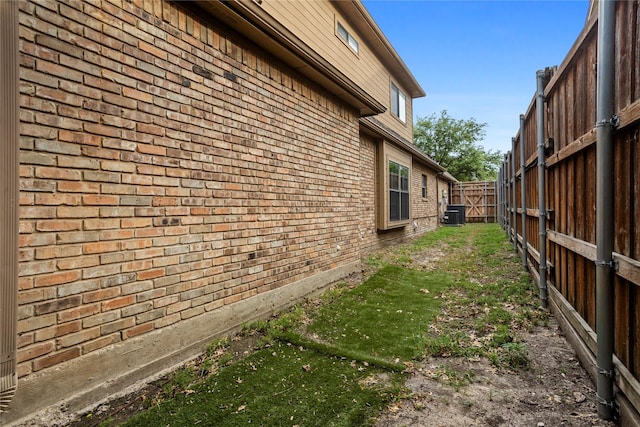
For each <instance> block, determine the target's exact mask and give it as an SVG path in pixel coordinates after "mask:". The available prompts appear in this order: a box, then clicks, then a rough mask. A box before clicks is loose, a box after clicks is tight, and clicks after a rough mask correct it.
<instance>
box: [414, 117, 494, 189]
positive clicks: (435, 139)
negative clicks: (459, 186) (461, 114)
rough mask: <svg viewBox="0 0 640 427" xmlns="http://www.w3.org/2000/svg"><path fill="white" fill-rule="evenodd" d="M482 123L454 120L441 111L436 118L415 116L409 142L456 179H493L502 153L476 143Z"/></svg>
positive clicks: (479, 139)
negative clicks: (411, 141) (411, 140)
mask: <svg viewBox="0 0 640 427" xmlns="http://www.w3.org/2000/svg"><path fill="white" fill-rule="evenodd" d="M486 126H487V124H486V123H478V122H477V121H476V120H475V119H473V118H471V119H469V120H458V119H454V118H452V117H450V116H449V115H448V114H447V111H446V110H443V111H442V112H441V113H440V116H439V117H437V116H436V115H435V114H432V115H431V116H429V117H418V119H417V120H416V122H415V123H414V125H413V142H414V143H415V144H416V146H417V147H418V148H420V149H421V150H422V151H424V152H425V153H426V154H427V155H428V156H429V157H431V158H432V159H433V160H435V161H436V162H438V164H439V165H440V166H442V167H443V168H445V169H447V171H448V172H449V173H450V174H451V175H453V176H454V177H456V178H457V179H458V180H460V181H485V180H487V181H489V180H494V179H496V177H497V175H498V168H499V167H500V164H501V163H502V160H503V156H502V154H501V153H500V151H492V150H485V148H484V147H483V146H482V145H480V144H479V143H480V141H482V140H483V139H484V136H485V130H484V128H485V127H486Z"/></svg>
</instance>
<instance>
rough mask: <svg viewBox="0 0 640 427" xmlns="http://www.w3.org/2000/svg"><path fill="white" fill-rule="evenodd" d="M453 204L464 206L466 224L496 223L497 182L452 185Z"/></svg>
mask: <svg viewBox="0 0 640 427" xmlns="http://www.w3.org/2000/svg"><path fill="white" fill-rule="evenodd" d="M450 188H451V197H450V199H451V204H452V205H464V206H465V215H466V222H496V220H497V219H496V218H497V212H498V211H497V199H496V191H497V186H496V182H495V181H478V182H453V183H451V187H450Z"/></svg>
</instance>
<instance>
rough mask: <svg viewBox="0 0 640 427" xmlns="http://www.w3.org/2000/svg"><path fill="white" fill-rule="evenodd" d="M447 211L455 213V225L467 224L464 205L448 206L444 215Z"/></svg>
mask: <svg viewBox="0 0 640 427" xmlns="http://www.w3.org/2000/svg"><path fill="white" fill-rule="evenodd" d="M447 211H452V212H457V215H456V222H455V224H456V225H463V224H466V223H467V218H466V206H465V205H448V206H447V210H446V211H445V215H446V212H447Z"/></svg>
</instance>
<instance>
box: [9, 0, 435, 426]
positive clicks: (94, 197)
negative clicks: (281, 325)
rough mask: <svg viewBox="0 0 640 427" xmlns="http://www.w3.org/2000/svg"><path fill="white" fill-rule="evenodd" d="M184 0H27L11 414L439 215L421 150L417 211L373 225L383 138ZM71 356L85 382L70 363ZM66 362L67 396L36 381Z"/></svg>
mask: <svg viewBox="0 0 640 427" xmlns="http://www.w3.org/2000/svg"><path fill="white" fill-rule="evenodd" d="M188 8H189V6H188V5H185V4H182V3H180V2H164V1H153V2H152V1H142V0H92V1H82V2H80V1H68V0H60V1H55V0H45V1H40V0H39V1H34V0H21V1H20V120H21V129H20V135H21V137H20V229H19V233H20V235H19V244H20V252H19V281H18V286H19V292H18V300H19V301H18V303H19V309H18V343H17V344H18V353H17V356H18V365H17V367H18V375H19V377H20V381H24V383H25V384H27V386H26V387H23V388H22V389H21V388H20V387H18V395H17V396H16V401H18V402H19V403H18V404H17V406H15V407H14V409H13V410H14V413H13V414H12V413H11V412H10V413H9V417H10V418H11V417H13V419H17V418H19V417H25V416H27V415H29V414H30V413H32V412H33V411H35V410H38V409H42V407H43V406H46V405H53V404H57V402H59V400H60V399H62V398H65V397H67V395H70V394H74V393H76V392H78V393H79V394H78V395H81V394H82V393H85V394H84V395H85V396H88V398H90V399H92V398H95V397H96V396H98V394H99V393H98V394H92V390H93V389H90V387H103V388H102V389H101V391H100V392H101V393H103V395H102V396H101V397H106V395H108V394H109V392H110V390H109V388H108V387H110V386H111V385H105V382H110V381H111V379H112V376H116V375H118V374H121V375H123V376H130V378H129V379H125V380H120V379H119V380H118V381H119V382H118V381H115V380H114V381H113V387H115V388H116V389H117V388H118V387H120V386H122V385H129V384H130V382H133V381H137V380H141V379H144V378H146V377H145V376H144V375H147V376H148V375H150V374H151V373H155V372H157V370H159V369H164V368H168V367H169V366H172V365H171V364H172V363H173V364H175V363H178V362H180V361H184V358H185V357H189V356H193V355H194V354H195V352H197V351H202V349H203V348H204V346H205V345H206V344H204V342H205V341H207V342H208V341H209V340H210V339H211V337H212V336H213V335H214V334H219V333H224V332H228V331H230V330H232V329H233V328H237V327H239V326H240V324H241V322H242V321H246V320H251V319H253V318H257V317H260V316H262V317H264V316H266V315H268V314H269V310H271V309H274V310H275V309H276V308H278V307H279V308H282V307H285V306H287V304H290V303H292V302H294V301H295V300H296V299H299V298H301V297H302V296H304V295H306V294H308V293H310V292H313V291H315V290H317V289H318V288H321V287H322V286H324V285H327V284H328V283H329V282H330V281H332V280H337V279H339V278H341V277H344V276H345V275H346V274H349V273H350V272H352V271H353V270H354V269H356V268H359V267H360V264H359V261H360V259H361V258H362V257H363V256H366V255H367V254H369V253H370V252H371V251H373V250H375V249H378V248H381V247H384V246H387V245H390V244H393V243H397V242H399V241H403V240H406V239H409V238H411V237H414V236H416V235H418V234H421V233H423V232H425V231H428V230H431V229H433V228H435V227H436V226H437V216H438V214H437V201H438V200H437V198H438V195H437V194H436V179H438V178H437V177H436V172H435V171H434V170H433V169H431V168H429V167H428V166H426V165H424V164H423V163H421V161H416V160H415V159H414V161H413V164H412V165H411V170H412V176H411V209H412V222H413V221H415V223H416V225H417V227H415V228H414V226H413V224H410V225H407V226H405V227H403V228H397V229H393V230H389V231H385V232H380V231H379V230H378V224H377V216H376V213H377V210H378V209H379V206H378V194H377V193H378V188H377V187H376V176H377V174H379V173H380V172H379V171H377V160H376V157H377V147H378V145H379V144H380V138H373V137H370V136H368V133H367V132H361V129H362V128H361V126H362V123H361V122H360V118H359V110H357V109H356V108H354V107H352V106H350V105H349V104H348V103H347V102H346V101H344V100H342V99H340V98H338V97H337V96H335V95H334V94H333V93H331V92H330V91H328V90H326V89H323V87H322V86H320V85H319V84H316V83H314V82H312V81H310V80H309V79H308V78H306V77H304V76H302V75H301V74H299V73H297V72H296V71H295V70H293V69H292V68H291V67H289V66H287V65H285V64H284V63H283V62H280V61H278V60H276V59H274V57H272V56H270V55H269V54H267V53H265V52H262V50H260V49H258V48H256V47H255V45H254V44H253V43H252V42H251V41H248V40H246V39H245V38H244V37H243V36H241V35H239V34H237V33H235V32H234V31H233V30H231V29H229V28H227V27H225V25H224V24H223V23H220V22H217V21H216V20H215V18H211V17H206V18H203V17H202V15H203V12H200V13H194V12H192V11H190V10H189V9H188ZM387 114H388V113H387ZM396 143H397V142H396ZM400 145H402V144H400ZM405 148H406V147H405ZM423 160H424V159H423ZM422 174H424V175H426V176H427V179H428V184H427V188H428V197H427V198H426V199H423V198H422V197H421V179H422V178H421V177H422ZM441 184H442V183H441ZM441 188H443V187H441ZM292 288H293V289H294V290H291V289H292ZM283 300H287V301H285V303H281V302H282V301H283ZM203 319H204V320H203ZM207 322H211V323H214V322H217V324H215V325H212V324H211V323H207ZM180 328H182V329H180ZM185 329H189V330H190V331H191V330H193V334H192V335H191V336H189V337H186V336H185V334H184V331H185ZM158 337H161V338H158ZM162 337H164V338H162ZM162 339H165V340H171V341H165V342H164V344H165V345H163V343H162V341H161V340H162ZM144 340H146V341H144ZM168 342H171V345H172V347H171V349H167V346H166V344H167V343H168ZM138 343H141V344H140V345H138ZM145 345H147V346H148V347H145ZM198 346H200V347H198ZM187 347H188V349H187V350H184V349H185V348H187ZM113 348H115V349H118V351H123V354H117V352H113V354H111V355H110V349H113ZM123 349H124V350H123ZM181 351H182V352H181ZM114 354H115V356H114ZM125 354H126V355H127V356H124V355H125ZM165 354H166V358H163V357H165ZM109 357H110V358H111V359H109ZM114 357H117V359H114ZM144 357H147V358H148V360H144V361H143V362H140V359H142V358H144ZM180 357H182V358H180ZM136 363H140V364H141V365H144V366H143V367H140V368H139V367H138V366H134V365H135V364H136ZM97 365H99V366H100V369H101V370H103V371H105V372H100V373H98V372H97V371H92V369H95V366H97ZM123 365H125V366H124V367H123V368H122V369H125V372H115V371H118V369H120V366H123ZM105 366H106V367H105ZM53 367H56V369H47V368H53ZM76 368H77V369H79V371H76ZM138 368H139V369H138ZM147 368H148V369H149V370H151V371H149V370H145V369H147ZM82 369H84V371H83V372H85V373H86V375H85V376H86V377H87V378H90V380H87V381H88V382H89V381H93V382H94V383H92V384H89V385H85V384H82V385H80V384H79V382H78V381H75V379H73V378H72V379H70V380H69V379H68V378H70V377H73V376H74V374H75V373H76V372H82V371H81V370H82ZM150 372H151V373H150ZM34 374H37V375H34ZM78 375H81V374H78ZM61 379H62V380H64V381H66V382H65V385H64V387H67V388H64V389H62V387H63V386H60V387H61V390H60V395H58V396H48V395H47V396H37V397H34V395H33V393H30V392H29V390H33V389H38V390H39V389H41V388H42V387H44V388H49V387H52V384H55V385H56V386H58V385H59V384H60V380H61ZM39 381H40V382H43V383H44V384H45V385H44V386H41V385H40V383H39ZM127 381H130V382H127ZM87 384H88V383H87ZM110 384H111V383H110ZM80 387H87V388H85V389H82V390H79V388H80ZM111 391H112V390H111ZM21 393H22V394H21ZM88 403H89V402H85V401H82V399H81V398H79V400H78V401H77V402H75V403H74V404H76V407H77V405H81V404H84V405H86V404H88ZM72 406H73V405H72ZM72 406H70V407H72ZM82 407H84V406H82Z"/></svg>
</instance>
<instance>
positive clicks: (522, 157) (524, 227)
mask: <svg viewBox="0 0 640 427" xmlns="http://www.w3.org/2000/svg"><path fill="white" fill-rule="evenodd" d="M524 142H525V140H524V114H520V198H521V203H522V267H524V269H525V270H526V269H527V252H528V251H529V245H528V244H527V197H526V193H527V188H526V185H525V179H524V175H525V172H526V168H525V164H524V162H525V161H526V160H525V152H524Z"/></svg>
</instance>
